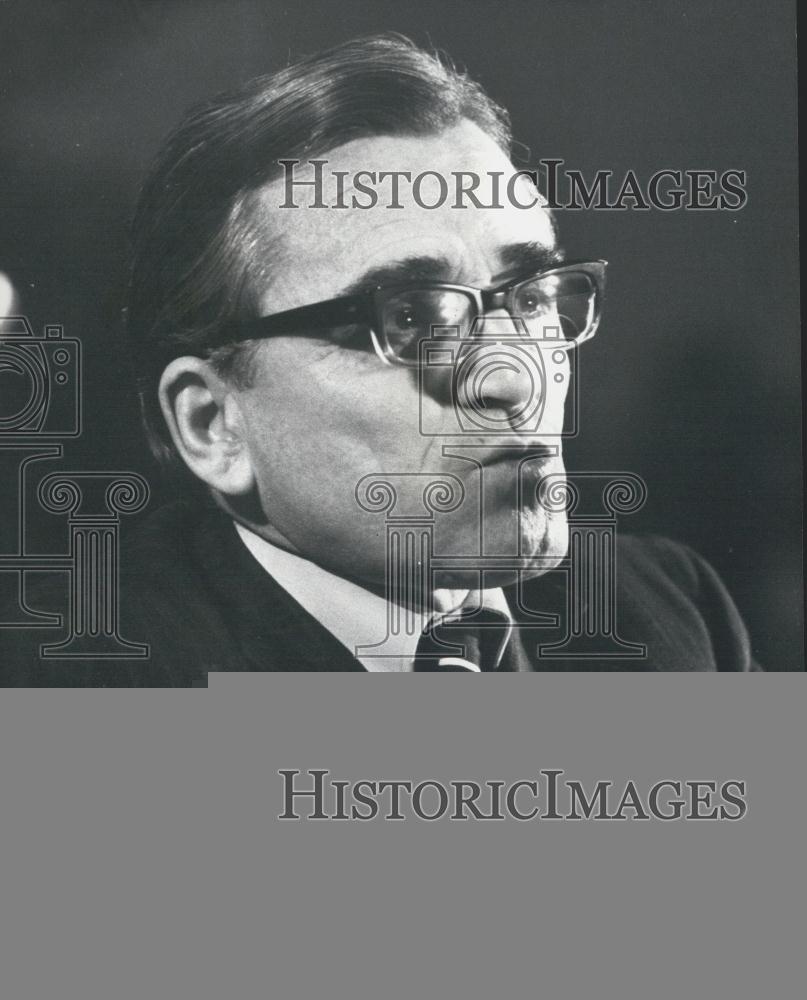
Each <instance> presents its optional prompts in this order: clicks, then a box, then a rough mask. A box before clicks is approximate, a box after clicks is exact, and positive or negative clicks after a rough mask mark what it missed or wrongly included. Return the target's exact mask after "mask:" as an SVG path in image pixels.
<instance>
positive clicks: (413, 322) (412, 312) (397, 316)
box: [391, 306, 422, 330]
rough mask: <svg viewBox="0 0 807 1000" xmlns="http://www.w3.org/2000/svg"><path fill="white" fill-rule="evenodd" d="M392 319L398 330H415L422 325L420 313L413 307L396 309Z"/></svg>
mask: <svg viewBox="0 0 807 1000" xmlns="http://www.w3.org/2000/svg"><path fill="white" fill-rule="evenodd" d="M391 319H392V324H393V326H395V327H396V328H397V329H398V330H414V329H417V328H418V327H419V326H420V325H421V323H422V320H421V317H420V315H419V313H418V312H417V310H416V309H414V308H413V307H412V306H402V307H401V308H399V309H396V310H395V312H394V313H393V315H392V317H391Z"/></svg>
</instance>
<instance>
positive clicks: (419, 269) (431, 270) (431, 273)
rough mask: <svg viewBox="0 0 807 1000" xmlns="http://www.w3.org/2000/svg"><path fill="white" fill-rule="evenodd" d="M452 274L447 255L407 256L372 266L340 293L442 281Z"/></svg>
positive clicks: (354, 292) (348, 293)
mask: <svg viewBox="0 0 807 1000" xmlns="http://www.w3.org/2000/svg"><path fill="white" fill-rule="evenodd" d="M450 274H451V264H450V262H449V261H448V259H447V258H445V257H406V258H404V259H403V260H395V261H390V263H389V264H383V265H381V266H380V267H373V268H370V270H369V271H365V272H364V274H363V275H362V276H361V277H360V278H357V279H356V281H353V282H351V283H350V285H348V286H347V288H345V289H344V290H343V291H342V292H341V293H340V294H341V295H355V294H356V293H358V292H362V291H366V290H367V289H368V288H375V287H376V285H405V284H409V283H410V282H411V283H415V282H418V281H442V280H445V279H446V277H447V276H448V275H450Z"/></svg>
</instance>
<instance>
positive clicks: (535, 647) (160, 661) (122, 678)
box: [0, 502, 757, 687]
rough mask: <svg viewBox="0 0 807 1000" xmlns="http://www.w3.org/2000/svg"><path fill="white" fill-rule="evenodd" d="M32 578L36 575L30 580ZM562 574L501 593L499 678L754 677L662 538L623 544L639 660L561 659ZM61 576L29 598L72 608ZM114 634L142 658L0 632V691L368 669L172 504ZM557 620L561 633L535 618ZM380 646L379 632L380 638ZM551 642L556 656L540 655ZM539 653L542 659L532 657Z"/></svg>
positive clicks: (735, 628)
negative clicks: (87, 652)
mask: <svg viewBox="0 0 807 1000" xmlns="http://www.w3.org/2000/svg"><path fill="white" fill-rule="evenodd" d="M32 577H33V578H35V579H31V578H32ZM567 589H568V588H567V586H566V576H565V574H564V573H562V572H558V571H556V572H552V573H549V574H547V575H546V576H544V577H541V578H538V579H536V580H531V581H529V582H527V583H525V584H524V585H523V587H522V588H521V590H520V591H519V590H518V589H517V588H516V587H511V588H507V590H506V591H505V593H506V595H507V598H508V602H509V604H510V606H511V609H512V610H513V613H514V617H515V619H516V623H517V625H518V627H517V629H516V630H515V632H514V635H513V638H512V640H511V642H510V644H509V647H508V650H507V653H506V654H505V658H504V661H503V663H502V666H501V669H502V670H504V671H514V670H551V671H584V670H597V671H600V670H640V671H670V670H676V671H681V670H683V671H702V670H706V671H714V670H731V671H734V670H750V669H757V668H756V667H755V664H754V663H753V661H752V658H751V653H750V646H749V641H748V636H747V633H746V630H745V627H744V626H743V623H742V621H741V619H740V616H739V614H738V612H737V609H736V608H735V606H734V604H733V602H732V600H731V598H730V596H729V595H728V593H727V591H726V589H725V587H724V586H723V584H722V583H721V581H720V579H719V578H718V577H717V575H716V574H715V572H714V570H712V569H711V567H710V566H709V565H708V564H707V563H705V562H704V561H703V560H702V559H701V558H700V557H699V556H697V555H696V554H695V553H694V552H692V551H691V550H689V549H687V548H685V547H683V546H681V545H677V544H675V543H673V542H670V541H667V540H665V539H660V538H646V539H640V538H635V537H633V538H632V537H624V538H621V539H620V542H619V545H618V557H617V600H616V618H617V620H616V627H617V632H618V635H619V637H620V639H621V640H623V641H624V642H626V643H632V644H638V645H641V646H644V647H646V655H644V656H640V657H633V658H625V657H616V658H612V657H604V656H602V655H599V654H601V653H602V652H603V648H602V643H599V644H597V645H595V647H594V648H593V650H591V651H592V652H593V653H594V654H595V655H593V656H581V655H580V650H581V647H580V644H579V643H577V644H576V645H574V646H572V647H571V652H572V654H573V655H566V656H559V655H558V654H559V652H562V651H559V650H558V649H557V645H558V644H559V643H562V642H563V640H564V638H565V637H566V635H567V625H568V621H569V616H568V613H567V608H566V601H567ZM66 591H67V582H66V577H65V575H64V574H54V575H53V578H52V579H50V580H48V579H46V578H45V575H44V574H40V573H33V574H30V573H29V574H28V581H27V583H26V595H25V596H26V600H27V603H28V605H29V606H30V607H32V608H35V609H37V610H41V611H61V612H62V613H65V612H66V610H67V594H66ZM120 607H121V623H122V624H121V635H122V636H123V638H125V639H128V640H131V641H134V642H141V643H148V644H149V645H150V647H151V650H150V655H149V657H148V658H147V659H118V660H110V659H106V660H88V661H83V660H58V659H55V660H54V659H47V660H45V659H41V658H40V656H39V654H38V649H39V646H40V644H42V643H53V642H58V641H59V637H60V636H59V634H58V633H57V632H54V630H51V629H0V684H2V685H3V686H52V687H63V686H124V687H141V686H145V687H154V686H180V687H184V686H194V685H199V686H203V685H205V684H206V683H207V672H208V671H210V670H215V671H222V670H231V671H232V670H244V671H362V672H363V671H364V668H363V667H362V665H361V664H360V663H359V662H358V661H357V660H356V659H354V657H353V656H352V655H351V654H350V653H349V652H348V651H347V649H346V648H345V647H344V646H343V645H342V644H341V643H340V642H339V641H337V640H336V639H335V638H334V636H332V635H331V634H330V633H329V632H328V631H327V630H326V629H325V628H324V627H323V626H322V625H320V624H319V622H318V621H317V620H316V619H314V618H313V617H312V616H311V615H309V614H308V612H306V611H305V610H304V609H303V608H302V607H301V606H300V605H299V604H298V603H297V602H296V601H295V600H293V599H292V598H291V596H290V595H289V594H288V593H287V592H286V591H285V590H283V588H282V587H280V586H279V585H278V584H277V583H276V582H275V581H274V580H273V579H272V577H270V576H269V575H268V574H267V573H266V571H265V570H264V569H263V568H262V567H261V566H260V565H259V564H258V563H257V562H256V561H255V559H254V558H253V556H252V555H251V554H250V553H249V551H248V550H247V549H246V547H245V546H244V544H243V543H242V542H241V540H240V538H239V537H238V535H237V534H236V531H235V528H234V526H233V524H232V522H231V521H230V520H229V519H228V518H227V517H226V516H225V515H223V514H222V513H221V512H219V511H218V510H217V509H216V508H215V507H213V506H212V505H192V504H190V503H184V502H180V503H175V504H172V505H170V506H167V507H164V508H162V509H160V510H158V511H156V512H155V513H153V514H152V515H151V516H150V517H149V518H147V519H146V521H145V522H144V523H143V525H142V526H141V527H140V528H139V529H138V530H137V531H136V532H134V533H133V535H132V540H131V542H130V543H129V544H125V545H124V547H123V551H122V554H121V600H120ZM536 614H544V615H545V614H555V615H557V617H558V622H559V624H558V626H557V627H551V626H547V625H546V624H543V623H542V621H541V619H536V618H535V615H536ZM63 634H64V633H62V635H63ZM377 638H378V639H379V640H380V639H382V638H383V636H378V637H377ZM553 645H554V646H555V647H556V648H555V649H554V650H552V649H548V648H547V647H549V646H553ZM539 646H540V653H539Z"/></svg>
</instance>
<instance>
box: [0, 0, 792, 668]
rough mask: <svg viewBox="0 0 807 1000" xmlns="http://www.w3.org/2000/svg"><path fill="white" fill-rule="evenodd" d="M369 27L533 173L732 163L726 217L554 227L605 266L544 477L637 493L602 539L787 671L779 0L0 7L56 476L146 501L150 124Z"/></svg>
mask: <svg viewBox="0 0 807 1000" xmlns="http://www.w3.org/2000/svg"><path fill="white" fill-rule="evenodd" d="M379 30H396V31H401V32H404V33H406V34H408V35H410V36H411V37H413V38H414V39H415V40H416V41H418V42H421V43H423V44H426V45H435V46H438V47H441V48H444V49H445V50H446V51H447V52H449V53H450V54H451V55H452V56H453V58H454V59H455V60H457V61H458V62H460V63H461V64H464V65H465V66H466V67H467V68H468V70H469V71H470V73H471V74H472V75H473V76H475V77H476V78H477V79H479V80H480V81H481V82H482V83H483V84H484V85H485V86H486V88H487V89H488V90H489V92H490V93H491V94H492V96H493V97H494V98H496V99H497V100H498V101H500V102H501V103H502V104H504V105H505V106H506V107H507V108H508V109H509V110H510V111H511V113H512V115H513V124H514V132H515V136H516V138H517V139H519V140H520V141H521V142H523V143H525V144H526V145H527V146H529V147H530V149H531V151H532V161H531V162H533V163H535V162H536V161H537V159H538V158H550V157H556V158H562V159H564V160H565V161H566V165H567V167H569V168H573V169H579V170H582V171H583V172H584V174H585V175H586V177H591V176H592V175H593V174H594V172H595V171H596V170H598V169H611V170H613V171H614V173H615V175H616V176H617V177H620V176H621V175H623V174H624V172H625V171H626V170H628V169H632V170H634V171H636V172H637V174H638V176H639V177H640V178H648V177H649V176H650V175H651V174H652V173H653V172H654V171H656V170H659V169H662V168H673V169H675V168H678V169H682V170H683V169H714V170H717V171H719V172H720V171H723V170H726V169H729V168H737V169H744V170H746V171H747V172H748V184H747V189H748V195H749V200H748V204H747V206H746V207H745V208H744V209H742V210H741V211H739V212H683V211H679V212H671V213H662V212H659V211H651V212H636V211H627V212H596V211H585V212H560V213H559V223H560V227H561V233H562V235H563V237H564V242H565V244H566V247H567V249H568V251H569V255H570V256H571V257H600V256H602V257H606V258H607V259H608V260H609V261H610V262H611V267H610V275H609V293H608V302H607V310H606V318H605V320H604V323H603V326H602V328H601V331H600V333H599V334H598V337H597V338H596V339H595V340H594V341H593V342H592V343H591V344H589V345H586V349H585V356H584V358H583V359H582V363H583V365H584V368H583V370H582V372H581V388H582V398H583V407H582V420H581V429H582V432H581V435H580V437H579V438H578V439H577V440H575V441H571V442H569V444H568V446H567V454H568V463H567V464H568V465H569V467H570V468H571V469H574V468H579V469H608V470H628V471H633V472H635V473H638V474H639V475H641V476H643V477H644V479H645V480H646V481H647V483H648V486H649V497H648V502H647V505H646V507H645V509H644V510H643V511H642V512H640V513H638V514H635V515H632V516H631V517H630V518H629V519H628V518H626V519H625V521H624V522H623V528H625V529H630V530H642V531H655V532H659V533H663V534H665V535H669V536H671V537H674V538H676V539H678V540H680V541H684V542H687V543H689V544H691V545H692V546H694V547H695V548H697V549H698V550H699V551H700V552H702V553H703V554H704V555H705V556H706V557H707V558H708V559H709V560H710V561H711V562H712V563H713V564H714V565H715V566H716V568H717V569H718V570H719V572H720V573H721V574H722V575H723V577H724V579H725V580H726V582H727V584H728V586H729V588H730V589H731V591H732V593H733V594H734V597H735V599H736V601H737V603H738V604H739V606H740V608H741V610H742V612H743V613H744V615H745V617H746V620H747V621H748V623H749V626H750V629H751V632H752V636H753V639H754V646H755V650H756V653H757V656H758V657H759V659H760V660H761V661H762V662H763V663H764V665H766V666H767V667H768V668H769V669H780V670H792V669H801V668H802V654H801V648H802V646H801V644H802V614H803V607H802V584H801V581H802V577H801V548H802V544H801V484H802V476H801V440H800V434H801V420H800V412H801V397H800V366H799V362H800V344H799V341H800V338H799V313H798V258H797V252H798V251H797V200H796V199H797V194H796V144H795V128H796V126H795V114H796V111H795V109H796V103H795V102H796V77H795V5H793V4H791V3H782V2H776V3H766V4H761V3H759V2H753V0H742V2H737V0H734V2H725V0H720V2H709V0H706V2H705V0H687V2H678V0H676V2H669V0H667V2H664V0H659V2H647V0H644V2H640V0H588V2H586V0H533V2H529V3H528V2H518V3H516V2H509V3H505V4H501V3H500V4H493V3H488V4H482V3H479V2H464V3H462V4H460V3H456V4H445V3H437V2H432V3H421V2H418V3H409V4H406V5H404V4H401V3H390V2H387V0H376V2H368V0H350V2H344V3H331V4H327V3H324V2H316V3H311V2H301V3H297V4H295V5H293V6H292V5H285V4H281V3H278V2H268V3H267V2H235V3H234V2H224V0H215V2H213V0H211V2H200V3H189V2H140V3H135V2H128V3H114V4H111V3H108V2H76V3H59V2H51V3H42V2H35V3H31V2H27V0H17V2H14V0H11V2H4V3H1V4H0V91H2V121H1V122H0V143H2V150H0V183H2V198H0V206H1V207H0V271H4V272H6V273H7V274H8V275H9V276H10V277H11V279H12V281H13V283H14V285H15V287H16V290H17V293H18V296H19V302H18V304H19V311H22V312H24V313H25V314H27V315H28V317H29V318H30V320H31V322H32V324H33V325H34V328H35V329H36V330H39V329H40V328H41V326H42V324H43V323H45V322H60V323H63V324H64V325H65V328H66V335H67V336H77V337H80V338H81V339H82V341H83V343H84V354H85V406H86V423H85V431H84V434H83V436H82V437H81V439H79V440H78V441H76V442H73V443H70V444H68V445H67V446H66V460H65V464H66V465H68V466H69V467H72V468H87V469H105V468H109V469H133V470H137V471H140V472H142V473H143V474H145V475H146V476H147V477H148V478H149V480H150V481H151V482H152V483H153V484H154V486H155V501H156V502H159V500H160V499H161V498H162V497H164V491H161V489H160V488H159V484H158V477H157V473H156V470H155V468H154V466H153V465H152V463H151V460H150V458H149V455H148V453H147V451H146V448H145V445H144V443H143V440H142V438H141V435H140V430H139V424H138V414H137V409H136V406H135V403H134V398H133V394H132V390H131V383H130V373H129V366H128V361H127V358H126V351H125V345H124V343H123V340H122V335H121V329H120V308H121V306H122V304H123V300H124V289H125V275H126V257H127V249H128V242H127V226H128V221H129V219H130V216H131V213H132V210H133V207H134V203H135V199H136V196H137V190H138V185H139V183H140V181H141V180H142V177H143V175H144V172H145V170H146V168H147V166H148V163H149V161H150V159H151V158H152V156H153V154H154V153H155V151H156V149H157V147H158V145H159V144H160V142H161V140H162V139H163V138H164V136H165V135H166V133H167V132H168V131H169V129H170V128H171V127H172V126H173V125H174V124H175V123H176V122H177V120H178V119H179V117H180V116H181V114H182V112H183V111H184V110H185V109H186V108H187V106H188V105H190V104H192V103H194V102H196V101H198V100H200V99H203V98H206V97H208V96H210V95H212V94H213V93H215V92H216V91H218V90H221V89H224V88H228V87H230V86H232V85H234V84H237V83H238V82H240V81H243V80H246V79H248V78H249V77H251V76H253V75H255V74H257V73H263V72H269V71H271V70H273V69H275V68H278V67H279V66H281V65H283V64H285V63H286V62H287V61H288V60H289V58H290V57H292V58H293V57H295V56H297V55H300V54H303V53H305V52H309V51H313V50H316V49H319V48H322V47H323V46H325V45H329V44H332V43H335V42H338V41H340V40H344V39H347V38H350V37H353V36H355V35H359V34H364V33H368V32H373V31H379Z"/></svg>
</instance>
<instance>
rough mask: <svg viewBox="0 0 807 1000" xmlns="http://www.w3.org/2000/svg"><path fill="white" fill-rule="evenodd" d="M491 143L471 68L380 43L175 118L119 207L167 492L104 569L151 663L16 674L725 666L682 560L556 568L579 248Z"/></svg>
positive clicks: (397, 41)
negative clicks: (127, 233)
mask: <svg viewBox="0 0 807 1000" xmlns="http://www.w3.org/2000/svg"><path fill="white" fill-rule="evenodd" d="M509 147H510V134H509V124H508V119H507V115H506V113H505V112H504V111H503V110H502V109H501V108H499V107H498V106H496V105H495V104H494V103H493V102H492V101H491V100H490V99H489V98H488V97H487V96H486V95H485V94H484V92H483V91H482V90H481V88H480V87H479V86H478V85H476V84H475V83H473V82H472V81H470V80H469V79H468V78H467V77H465V76H464V75H462V74H460V73H458V72H456V71H455V70H453V69H452V68H450V67H448V66H446V65H444V64H442V63H441V62H439V61H438V60H436V59H435V58H433V57H432V56H430V55H428V54H426V53H425V52H423V51H421V50H419V49H418V48H416V47H415V46H413V45H412V44H411V43H409V42H408V41H406V40H404V39H401V38H398V37H390V36H384V37H376V38H369V39H363V40H358V41H356V42H351V43H348V44H346V45H342V46H339V47H337V48H335V49H333V50H331V51H329V52H325V53H322V54H319V55H316V56H313V57H311V58H308V59H305V60H303V61H301V62H299V63H297V64H295V65H293V66H291V67H289V68H287V69H284V70H282V71H280V72H278V73H276V74H274V75H273V76H270V77H266V78H261V79H258V80H256V81H253V82H252V83H250V84H248V85H247V86H246V87H245V88H243V89H242V90H240V91H239V92H237V93H234V94H230V95H225V96H224V97H221V98H219V99H217V100H215V101H213V102H211V103H210V104H209V105H207V106H205V107H203V108H201V109H199V110H197V111H195V112H194V113H192V114H191V115H190V116H189V117H188V118H187V119H186V121H185V122H184V123H183V124H182V125H181V127H180V128H179V129H178V131H177V132H176V133H175V134H174V136H172V138H171V139H170V141H169V142H168V144H167V145H166V147H165V149H164V151H163V153H162V154H161V156H160V158H159V159H158V162H157V164H156V165H155V168H154V170H153V173H152V175H151V177H150V179H149V181H148V182H147V184H146V186H145V189H144V192H143V195H142V198H141V202H140V206H139V209H138V213H137V218H136V222H135V230H134V237H135V254H134V266H133V277H132V285H131V296H130V303H129V310H128V330H129V334H130V336H131V339H132V343H133V345H134V350H135V357H136V363H137V364H138V366H139V380H140V393H141V400H142V405H143V413H144V419H145V424H146V428H147V431H148V434H149V438H150V441H151V443H152V447H153V449H154V451H155V453H156V454H157V455H158V456H159V457H160V458H161V459H162V460H163V461H164V463H165V464H166V465H167V466H168V467H170V468H171V469H172V470H173V471H174V473H175V474H176V475H177V477H178V484H179V485H178V488H179V489H181V490H182V491H183V494H184V495H183V498H182V500H180V501H178V502H177V503H175V504H173V505H170V506H169V507H167V508H165V509H163V510H161V511H158V512H156V514H154V515H152V516H151V518H150V519H149V521H148V522H147V523H146V524H145V525H144V526H143V528H142V529H141V530H140V531H139V532H138V534H137V538H136V540H135V543H134V544H133V545H132V546H131V548H129V549H127V550H125V551H124V554H123V557H122V568H121V573H122V579H121V588H122V589H121V614H122V620H123V623H124V634H125V635H126V636H127V638H130V639H132V640H135V641H138V642H145V643H148V644H149V646H150V656H149V657H148V658H147V659H145V660H135V659H132V660H124V661H117V662H109V663H90V664H89V665H87V666H86V669H85V672H84V673H82V670H80V669H79V667H78V664H76V663H71V664H67V665H66V666H64V667H63V668H62V670H63V673H62V675H61V679H59V680H57V681H53V679H52V678H53V674H52V673H48V674H47V675H46V676H47V678H48V679H47V680H45V681H42V680H41V678H40V682H48V683H51V682H56V683H93V684H95V683H102V684H103V683H109V684H145V685H162V684H171V685H180V686H182V685H190V684H198V683H204V680H205V677H206V674H207V672H208V671H210V670H359V671H361V670H369V671H401V670H405V671H408V670H415V671H430V672H435V671H438V672H439V671H445V670H447V671H452V672H473V671H478V670H486V671H487V670H500V671H514V670H567V669H574V670H587V669H639V670H715V669H720V670H738V669H739V670H746V669H750V668H751V667H752V661H751V657H750V651H749V643H748V638H747V635H746V633H745V629H744V627H743V625H742V623H741V621H740V618H739V615H738V613H737V611H736V609H735V607H734V605H733V603H732V602H731V599H730V598H729V596H728V594H727V593H726V591H725V589H724V587H723V585H722V584H721V583H720V581H719V580H718V579H717V577H716V576H715V574H714V572H713V571H712V570H711V569H710V568H709V567H708V566H707V565H706V564H704V563H703V561H702V560H700V559H699V557H697V556H696V555H694V554H693V553H691V552H689V551H688V550H685V549H683V548H681V547H680V546H676V545H673V544H672V543H669V542H665V541H660V540H650V541H638V540H635V539H633V540H630V539H622V540H621V542H620V547H619V553H618V557H617V558H616V560H614V557H613V552H612V550H611V549H610V548H609V546H610V545H611V544H612V542H613V533H609V532H608V531H606V532H605V533H603V532H602V531H599V533H598V531H594V534H593V535H592V534H591V532H590V533H589V534H590V536H591V538H594V539H595V543H594V548H593V549H591V551H590V552H589V553H588V556H586V551H584V550H585V545H586V544H587V543H584V539H583V535H577V536H574V537H575V538H576V539H577V541H578V542H581V539H583V542H581V544H583V549H580V548H579V546H578V548H575V547H574V546H573V551H572V552H570V553H569V554H568V555H567V550H568V545H569V524H568V523H567V511H566V508H567V506H568V504H567V502H566V501H567V500H568V499H569V496H570V495H571V494H570V490H571V493H573V494H574V495H575V496H576V495H577V494H576V490H575V488H574V487H573V485H572V484H571V483H567V482H566V476H565V471H564V466H563V461H562V454H561V433H562V431H563V426H564V410H565V405H566V398H567V394H568V392H569V387H570V384H571V383H572V364H571V359H572V356H573V353H574V351H576V350H577V349H578V348H579V347H580V346H581V345H582V344H583V343H584V342H585V340H587V339H589V338H590V337H591V336H593V335H594V334H595V332H596V330H597V326H598V323H599V317H600V310H601V307H602V296H603V286H604V275H605V262H603V261H600V260H599V259H592V260H588V261H583V262H574V263H570V262H566V261H564V257H563V253H562V251H561V249H560V247H559V245H558V242H557V236H556V231H555V226H554V222H553V219H552V217H551V215H550V213H549V212H548V210H547V209H546V207H545V205H544V204H543V203H542V200H541V199H540V197H539V196H538V194H537V191H536V190H535V188H534V186H533V183H532V181H531V180H530V178H529V177H528V176H526V175H525V174H524V173H522V172H519V171H518V170H517V169H516V167H515V166H514V165H513V164H512V162H511V160H510V156H509ZM458 177H460V178H461V179H460V180H459V181H457V178H458ZM462 178H464V180H462ZM468 178H471V179H474V178H475V179H477V181H478V183H477V184H473V181H471V182H468ZM449 181H450V182H451V185H452V186H451V188H450V194H449V195H448V196H446V192H447V190H448V185H449ZM410 182H411V183H410ZM455 182H457V183H456V185H455ZM383 184H386V186H384V187H383V191H382V193H381V194H380V195H379V191H381V190H382V185H383ZM471 195H472V196H471ZM583 349H585V348H583ZM600 485H601V486H602V484H600ZM611 485H612V486H613V485H614V484H611ZM616 485H617V488H624V483H623V484H622V486H621V487H620V486H619V484H616ZM604 488H605V489H606V491H607V490H608V488H609V486H608V483H605V484H604ZM630 488H631V489H635V490H636V492H637V495H638V493H640V492H641V484H640V483H639V482H638V480H636V479H635V478H633V479H632V485H631V487H630ZM604 495H605V494H603V496H604ZM611 509H612V510H613V509H616V508H611ZM587 559H588V562H589V563H590V564H591V565H588V567H587V565H586V562H587ZM592 560H593V563H592ZM595 564H596V565H595ZM57 669H58V668H57ZM87 670H88V671H89V673H87V672H86V671H87ZM69 678H72V680H71V679H69ZM79 678H82V679H81V680H80V679H79Z"/></svg>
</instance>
